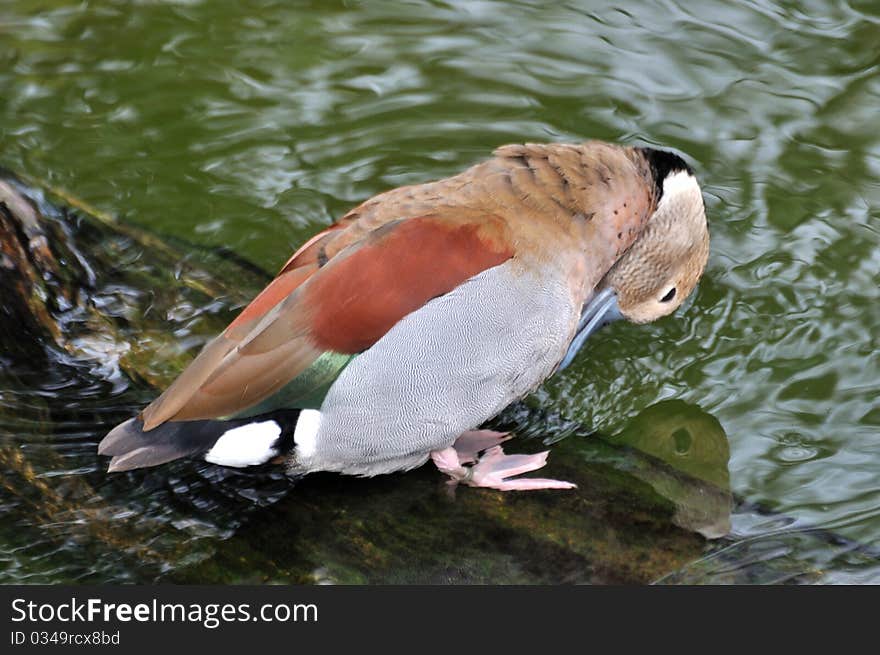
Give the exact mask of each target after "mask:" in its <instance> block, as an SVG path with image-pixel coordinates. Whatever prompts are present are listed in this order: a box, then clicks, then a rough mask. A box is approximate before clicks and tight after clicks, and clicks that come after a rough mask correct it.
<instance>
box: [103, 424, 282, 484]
mask: <svg viewBox="0 0 880 655" xmlns="http://www.w3.org/2000/svg"><path fill="white" fill-rule="evenodd" d="M298 416H299V411H298V410H290V411H284V412H273V413H271V414H266V415H263V416H255V417H250V418H245V419H233V420H229V421H220V420H202V421H168V422H166V423H163V424H162V425H159V426H157V427H155V428H153V429H152V430H149V431H147V432H145V431H144V429H143V427H144V422H143V421H142V420H141V419H140V418H138V417H135V418H132V419H129V420H127V421H125V422H124V423H120V424H119V425H117V426H116V427H115V428H113V429H112V430H111V431H110V432H109V433H108V434H107V436H106V437H104V439H103V440H102V441H101V443H100V444H98V454H99V455H110V456H112V459H111V460H110V466H109V467H108V469H107V470H108V471H109V472H110V473H114V472H117V471H129V470H131V469H137V468H144V467H147V466H158V465H159V464H165V463H166V462H170V461H172V460H175V459H180V458H181V457H192V456H194V455H205V456H206V459H208V461H211V462H214V463H217V464H222V465H226V466H237V467H238V466H250V465H255V464H262V463H264V462H267V461H269V460H270V459H271V458H272V457H275V456H277V455H280V454H282V453H284V452H286V451H287V450H290V448H292V447H293V433H294V429H295V426H296V421H297V418H298ZM224 436H225V437H227V439H225V440H224V441H223V442H222V444H221V443H220V440H221V438H222V437H224ZM215 446H218V448H215Z"/></svg>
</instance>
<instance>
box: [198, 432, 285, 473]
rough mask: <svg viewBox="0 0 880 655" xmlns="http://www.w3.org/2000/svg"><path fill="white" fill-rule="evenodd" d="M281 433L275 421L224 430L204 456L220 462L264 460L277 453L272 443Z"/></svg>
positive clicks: (236, 463) (242, 463) (237, 464)
mask: <svg viewBox="0 0 880 655" xmlns="http://www.w3.org/2000/svg"><path fill="white" fill-rule="evenodd" d="M298 426H299V424H297V427H298ZM280 436H281V426H280V425H278V424H277V423H276V422H275V421H261V422H260V423H248V424H247V425H241V426H239V427H237V428H232V429H231V430H227V431H226V432H224V433H223V434H222V435H221V436H220V438H219V439H218V440H217V443H215V444H214V446H213V448H211V450H209V451H208V452H207V453H206V454H205V459H206V460H207V461H209V462H211V463H212V464H220V465H221V466H235V467H243V466H255V465H257V464H263V463H265V462H268V461H269V460H270V459H272V458H273V457H275V455H277V454H278V450H276V449H275V448H273V446H274V445H275V442H276V441H278V437H280Z"/></svg>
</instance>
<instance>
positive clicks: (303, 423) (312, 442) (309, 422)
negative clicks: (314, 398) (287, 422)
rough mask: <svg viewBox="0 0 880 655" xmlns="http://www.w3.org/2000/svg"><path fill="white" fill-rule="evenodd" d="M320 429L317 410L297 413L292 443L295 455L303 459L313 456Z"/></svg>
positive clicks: (319, 415) (319, 418)
mask: <svg viewBox="0 0 880 655" xmlns="http://www.w3.org/2000/svg"><path fill="white" fill-rule="evenodd" d="M320 428H321V412H319V411H318V410H317V409H304V410H302V411H301V412H300V413H299V418H298V419H297V421H296V429H295V430H294V432H293V442H294V443H295V444H296V451H297V453H299V454H300V455H301V456H303V457H309V456H310V455H312V454H314V452H315V448H316V447H317V444H318V439H317V437H318V430H319V429H320Z"/></svg>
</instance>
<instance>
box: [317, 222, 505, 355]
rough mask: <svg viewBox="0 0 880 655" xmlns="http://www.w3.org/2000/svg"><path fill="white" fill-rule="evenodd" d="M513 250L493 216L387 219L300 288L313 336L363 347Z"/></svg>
mask: <svg viewBox="0 0 880 655" xmlns="http://www.w3.org/2000/svg"><path fill="white" fill-rule="evenodd" d="M512 255H513V249H512V245H511V244H510V243H509V241H508V239H507V233H506V225H505V223H504V221H502V220H501V219H500V218H497V217H494V216H489V217H483V218H482V220H480V221H473V220H472V221H467V220H449V219H444V218H440V217H433V216H426V217H421V218H412V219H407V220H404V221H398V222H395V223H390V224H387V225H384V226H383V227H381V228H380V229H378V230H376V231H375V232H373V233H372V234H371V235H370V238H369V239H368V240H367V241H366V242H365V243H364V244H363V245H361V246H360V247H359V248H357V250H355V251H354V252H351V253H350V254H349V255H348V256H345V257H340V258H339V260H338V261H334V263H333V266H332V267H331V266H328V267H327V270H326V273H324V272H323V271H322V274H321V275H318V276H316V277H315V278H314V279H313V280H311V282H310V284H308V285H306V286H305V287H304V288H303V290H302V302H303V303H304V304H305V305H306V306H308V307H311V308H312V310H313V311H312V312H311V318H310V323H309V326H310V332H311V336H312V340H313V342H314V343H315V345H316V346H318V347H319V348H320V349H321V350H330V351H334V352H338V353H358V352H362V351H364V350H366V349H367V348H369V347H370V346H372V345H373V344H374V343H376V342H377V341H378V340H379V339H381V338H382V336H383V335H384V334H385V333H386V332H388V330H390V329H391V328H392V326H394V324H395V323H397V322H398V321H399V320H400V319H401V318H403V317H404V316H406V315H407V314H409V313H411V312H413V311H415V310H417V309H418V308H420V307H421V306H422V305H424V304H425V303H426V302H428V301H429V300H431V299H432V298H436V297H438V296H442V295H443V294H445V293H448V292H450V291H452V290H453V289H454V288H455V287H457V286H458V285H460V284H461V283H463V282H464V281H466V280H467V279H469V278H471V277H473V276H474V275H477V274H478V273H480V272H482V271H484V270H486V269H488V268H492V267H493V266H497V265H499V264H501V263H502V262H504V261H506V260H507V259H509V258H510V257H511V256H512Z"/></svg>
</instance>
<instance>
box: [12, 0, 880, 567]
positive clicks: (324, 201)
mask: <svg viewBox="0 0 880 655" xmlns="http://www.w3.org/2000/svg"><path fill="white" fill-rule="evenodd" d="M587 138H600V139H606V140H613V141H621V142H625V143H643V144H655V145H662V146H666V147H670V148H674V149H676V150H678V151H679V152H681V153H682V154H684V155H685V156H686V157H688V158H689V160H690V162H691V163H692V164H693V166H694V168H695V169H696V171H697V174H698V176H699V178H700V180H701V183H702V185H703V189H704V196H705V200H706V205H707V211H708V215H709V222H710V230H711V235H712V252H711V256H710V259H709V265H708V269H707V272H706V274H705V276H704V278H703V280H702V282H701V284H700V287H699V290H698V292H697V293H696V294H695V298H694V299H693V301H692V302H689V303H687V304H686V305H685V307H684V308H683V310H682V311H680V312H679V313H678V315H676V316H674V317H672V318H668V319H664V320H662V321H660V322H658V323H656V324H653V325H650V326H641V327H636V326H627V325H615V326H614V327H612V328H609V329H607V330H606V331H605V332H603V333H601V334H600V335H599V336H598V337H597V338H595V339H594V340H593V342H592V343H591V344H590V345H589V347H588V348H587V349H585V352H584V354H582V355H581V356H580V357H579V359H578V360H577V361H576V362H575V363H574V365H572V366H571V367H570V368H569V369H567V370H566V371H565V372H564V374H561V375H559V376H557V377H555V378H553V379H552V380H551V381H549V382H548V383H547V384H546V385H545V386H544V387H542V388H541V389H540V390H539V391H538V392H537V393H536V394H535V396H534V397H533V398H531V399H530V400H529V403H528V405H529V406H530V407H538V408H540V409H541V410H542V411H543V412H546V414H547V415H551V416H557V417H564V419H565V420H569V421H575V422H577V423H580V424H582V425H587V426H591V427H592V428H593V429H596V430H600V431H602V432H603V433H606V434H616V433H620V432H624V433H625V432H626V430H627V427H628V426H630V425H631V422H632V421H633V419H634V417H636V416H638V415H640V413H642V412H644V410H646V409H647V408H651V407H653V406H655V405H657V403H659V402H661V401H664V400H669V399H677V400H680V401H684V402H686V403H687V404H688V406H691V407H696V408H698V410H699V411H700V412H702V413H703V414H705V415H707V416H708V417H711V419H712V421H715V422H717V424H719V425H720V426H722V428H723V433H724V434H726V437H727V440H728V441H729V461H728V464H727V469H728V471H727V473H729V483H730V487H731V489H732V491H733V493H734V494H735V496H736V497H737V498H738V499H739V500H740V501H741V502H740V503H739V504H738V505H737V507H738V509H737V510H736V511H735V512H734V514H733V516H732V517H731V521H732V535H733V536H732V541H731V542H729V543H730V544H732V545H729V546H728V547H729V548H737V547H740V548H742V547H743V546H739V545H738V544H751V543H756V542H759V541H761V540H762V539H764V540H765V542H764V543H766V539H767V538H769V537H772V536H773V535H776V534H777V533H778V532H779V531H780V530H782V531H784V532H785V533H786V534H793V535H796V536H800V535H803V534H810V532H809V531H812V530H813V529H815V528H825V529H828V530H829V531H833V532H834V533H835V534H838V535H841V536H842V537H844V538H846V539H852V540H855V541H857V542H859V543H860V544H862V545H864V546H865V547H867V548H868V549H871V548H880V483H878V470H880V354H878V351H880V349H878V334H880V302H878V300H880V209H878V208H880V3H877V2H858V1H855V2H849V3H840V2H819V1H814V2H806V3H797V2H781V3H769V2H726V1H720V0H719V1H715V2H699V3H685V2H673V1H665V2H648V3H643V2H619V3H615V6H614V7H608V6H607V4H606V3H589V2H576V1H573V2H568V3H564V4H563V3H544V2H533V3H525V2H492V1H489V0H486V1H477V2H415V1H414V2H381V3H380V2H369V3H368V2H362V3H358V2H353V1H352V2H344V3H343V2H270V1H247V2H234V3H233V2H207V1H205V2H199V1H198V0H181V1H179V2H174V1H167V2H163V1H161V0H156V1H153V2H147V1H144V2H136V3H132V2H128V1H127V0H126V1H122V0H118V1H115V2H114V1H110V0H102V1H101V2H62V1H60V0H41V1H39V2H37V1H34V0H5V1H4V2H3V3H2V5H0V163H2V164H3V165H5V166H7V167H9V168H12V169H14V170H17V171H21V172H23V173H26V174H30V175H33V176H37V177H40V178H43V179H46V180H48V181H49V182H51V183H52V184H54V185H58V186H60V187H64V188H66V189H68V190H69V191H71V192H74V193H75V194H76V195H78V196H79V197H81V198H83V199H84V200H86V201H88V202H89V203H92V204H93V205H94V206H96V207H97V208H99V209H101V210H104V211H106V212H108V213H110V214H112V215H115V216H119V217H120V218H122V219H124V220H125V221H127V222H130V223H133V224H136V225H140V226H143V227H145V228H148V229H149V230H151V231H154V232H156V233H158V234H162V235H168V236H170V237H177V238H181V239H185V240H187V241H189V242H191V243H193V244H201V245H205V246H226V247H228V248H230V249H232V250H234V251H236V252H238V253H240V254H242V255H243V256H245V257H247V258H249V259H250V260H252V261H254V262H256V263H258V264H259V265H260V266H262V267H264V268H265V269H267V270H274V269H276V268H277V267H279V266H280V265H281V264H282V263H283V262H284V261H285V260H286V258H287V257H288V256H289V255H290V253H291V251H292V250H293V249H295V248H296V247H297V246H298V245H299V244H301V243H302V242H303V241H304V240H305V239H307V238H308V237H309V236H310V235H311V234H313V233H314V232H315V231H317V230H318V229H320V228H321V227H322V226H325V225H327V224H328V223H330V222H331V221H332V220H333V219H334V218H335V217H338V216H339V215H341V213H342V212H344V211H345V210H346V209H347V208H349V207H350V206H352V205H354V204H356V203H358V202H360V201H362V200H364V199H366V198H367V197H369V196H371V195H373V194H375V193H378V192H380V191H383V190H386V189H388V188H391V187H394V186H399V185H401V184H405V183H413V182H420V181H426V180H430V179H435V178H438V177H442V176H446V175H449V174H452V173H455V172H458V171H460V170H461V169H463V168H465V167H467V166H469V165H470V164H472V163H474V162H476V161H478V160H479V159H481V158H483V157H485V156H487V154H488V153H489V152H490V151H491V150H492V149H493V148H494V147H496V146H498V145H501V144H504V143H509V142H522V141H577V140H583V139H587ZM231 284H234V281H233V282H231ZM254 291H255V289H254ZM12 395H13V394H12V393H11V392H9V391H8V390H7V392H6V393H5V400H6V401H8V400H9V398H11V397H12ZM112 398H113V393H111V391H109V390H108V392H107V400H106V402H105V406H110V405H112ZM0 399H4V390H2V389H0ZM664 406H665V407H669V405H660V407H661V413H662V408H663V407H664ZM672 406H673V407H677V405H672ZM656 420H658V421H659V420H662V416H661V417H660V418H657V419H656ZM99 438H100V434H95V433H94V430H93V431H92V432H91V433H90V432H89V431H88V429H86V428H84V427H82V426H80V431H79V432H77V436H76V437H75V438H74V437H69V438H68V440H67V441H65V442H64V443H63V444H62V446H60V447H64V448H67V449H68V451H75V452H76V453H78V456H80V458H81V459H80V460H77V462H78V467H74V468H72V469H71V470H68V471H66V473H65V475H66V476H67V477H71V476H73V477H75V476H76V475H80V474H81V475H89V476H91V477H92V479H98V477H99V476H100V475H102V474H101V473H100V466H101V465H102V464H103V462H102V461H101V460H99V459H98V458H96V457H93V456H91V455H90V454H88V453H91V450H92V449H93V447H94V444H95V443H96V442H97V440H98V439H99ZM572 439H574V437H569V439H566V440H564V441H570V440H572ZM46 440H47V438H46V437H41V438H40V439H37V440H36V441H37V442H38V443H41V444H43V443H45V442H46ZM26 445H33V444H26ZM65 452H67V451H65ZM551 457H552V456H551ZM50 474H51V472H48V473H46V472H44V474H43V475H44V477H43V478H41V479H52V478H51V475H50ZM46 475H49V476H50V477H48V478H46V477H45V476H46ZM414 475H422V476H427V477H425V480H426V482H425V484H428V482H427V480H428V478H429V477H430V476H428V474H427V473H416V474H414ZM62 477H63V476H62ZM397 479H399V478H396V477H390V478H388V479H387V480H384V481H382V482H377V483H376V484H378V485H380V486H379V487H370V488H371V489H374V488H375V489H379V490H383V489H387V488H388V485H389V484H391V485H393V484H394V480H397ZM113 484H116V485H118V486H119V487H120V488H121V486H122V484H121V483H118V482H117V483H113ZM324 484H330V483H324ZM466 491H467V490H465V492H466ZM294 493H296V492H295V491H294ZM309 493H312V494H314V493H316V492H315V490H314V489H312V490H311V491H310V492H309ZM334 493H337V494H338V493H340V492H339V491H338V490H336V489H334ZM351 493H352V494H355V493H359V492H357V491H351ZM377 493H378V492H377ZM459 495H460V496H461V495H462V492H459ZM377 502H378V501H377ZM544 502H552V501H544ZM756 506H760V507H762V508H764V509H765V510H767V511H772V512H773V513H774V516H773V517H770V518H768V517H767V515H765V514H760V513H755V512H753V511H751V510H748V509H746V508H747V507H756ZM141 509H143V508H141ZM120 511H123V510H120ZM124 511H140V510H132V509H131V508H128V509H127V510H124ZM363 511H364V513H365V516H369V515H370V514H369V512H368V511H367V510H363ZM780 516H781V517H783V518H779V517H780ZM0 520H2V519H0ZM175 520H176V521H178V522H179V521H183V520H186V519H181V518H179V517H178V518H175ZM192 520H193V521H194V520H195V519H192ZM365 520H367V519H365ZM175 525H176V524H175ZM17 526H18V527H13V526H6V529H3V530H2V533H3V534H6V535H7V536H6V537H0V539H5V540H6V541H7V543H5V544H4V543H0V555H2V557H0V561H2V562H4V571H5V574H4V578H3V579H4V580H6V581H9V580H13V579H36V580H51V579H53V575H54V574H53V571H54V570H55V569H54V568H53V567H55V566H57V567H58V573H57V575H54V578H55V579H78V576H79V577H80V578H82V579H88V580H95V579H116V580H118V579H135V580H136V579H139V578H138V576H137V573H136V572H132V573H129V574H127V575H124V574H121V573H119V572H118V571H116V570H115V569H114V571H116V572H114V573H113V574H112V575H111V574H109V573H108V574H106V575H104V574H102V573H100V570H103V569H100V567H98V569H99V572H98V573H95V569H89V570H86V568H88V567H85V568H84V570H83V572H81V573H79V574H78V573H77V572H76V571H73V570H71V568H70V566H71V565H70V564H69V558H67V559H64V562H66V563H65V564H64V565H63V566H62V564H60V563H56V562H55V561H54V560H53V556H52V555H51V553H56V552H58V551H57V550H54V548H55V547H54V546H51V547H50V546H47V547H46V550H45V553H47V554H46V555H45V557H44V558H43V559H42V561H41V563H37V561H38V560H40V554H39V553H40V551H39V548H38V549H37V551H36V554H35V553H34V552H31V551H28V552H30V554H28V555H27V556H25V555H21V556H19V555H16V553H19V552H24V551H27V548H25V546H24V545H22V544H19V543H17V542H16V541H15V539H14V538H13V537H12V536H8V535H10V534H11V533H13V532H15V531H16V530H18V529H19V527H20V525H18V524H17ZM260 526H263V524H262V523H260V522H259V521H257V523H256V528H251V530H253V529H259V528H260ZM263 527H265V526H263ZM178 528H179V529H180V530H182V532H181V534H184V535H185V538H183V537H182V538H181V540H182V541H186V540H192V539H194V538H195V537H193V536H192V535H193V534H195V533H198V530H197V529H194V530H195V533H194V532H193V531H192V530H190V531H189V532H187V531H186V530H184V529H183V528H180V526H178ZM272 528H273V529H272V530H271V531H270V530H268V528H267V532H266V539H267V540H268V539H270V537H271V539H273V540H276V539H277V538H278V531H279V529H278V527H277V526H274V525H273V526H272ZM226 529H228V530H229V532H223V531H220V532H216V531H215V532H212V530H215V528H214V527H211V529H208V528H206V534H208V533H210V534H208V537H210V539H212V540H213V543H212V545H211V551H210V552H212V553H220V555H221V556H222V555H223V554H224V545H223V544H224V543H225V541H224V540H225V539H226V538H227V537H229V535H230V533H231V532H234V530H235V528H234V526H232V527H229V526H226ZM327 529H328V530H329V529H330V528H327ZM800 530H806V531H807V532H799V531H800ZM198 534H199V535H200V536H204V535H202V534H201V533H198ZM312 534H323V533H321V531H317V532H315V533H312ZM167 539H170V540H171V541H173V540H174V537H173V536H172V537H167ZM250 539H251V541H252V542H253V543H254V544H256V545H253V546H252V548H253V550H254V551H259V550H260V549H259V543H260V538H259V536H254V534H253V532H251V535H250ZM234 541H235V540H234V539H233V540H231V541H230V543H232V542H234ZM230 548H232V546H230ZM235 548H236V549H241V548H242V546H241V544H238V545H236V546H235ZM388 548H392V547H391V546H388ZM777 550H778V551H779V552H777V551H773V552H770V553H769V554H768V553H767V552H765V553H763V555H762V557H764V558H765V559H772V558H774V557H783V556H785V557H790V556H796V557H800V558H802V559H807V560H810V561H812V562H815V563H816V567H817V568H821V570H822V572H821V575H819V576H818V578H817V579H818V580H820V581H826V582H839V581H855V580H859V581H874V582H880V566H878V565H877V563H876V562H875V561H873V560H872V559H871V558H864V557H862V558H858V561H856V560H855V559H854V558H852V557H846V558H842V559H841V558H835V557H831V556H828V557H826V556H825V554H824V553H823V551H822V546H821V545H820V544H817V543H816V542H814V541H809V540H804V539H800V538H798V539H788V540H786V541H784V542H782V546H780V547H779V549H777ZM710 551H711V548H710V547H709V546H707V550H706V551H705V554H706V555H707V557H708V559H705V560H702V561H701V562H700V563H699V564H700V566H703V567H706V566H708V567H709V572H710V573H711V572H712V570H711V566H712V561H713V559H712V558H713V557H714V555H713V554H712V552H710ZM241 552H244V553H247V552H248V551H247V550H243V551H241ZM780 553H781V554H780ZM104 555H106V553H104V554H102V555H101V556H104ZM246 556H247V555H246V554H245V555H240V556H239V550H236V551H235V552H234V553H232V554H230V553H226V557H227V558H228V561H227V563H226V565H227V566H232V564H230V563H229V562H239V564H238V565H239V566H241V568H242V569H243V570H246V569H248V566H249V565H248V563H247V562H241V561H240V557H246ZM699 556H700V552H697V553H696V555H695V558H696V557H699ZM749 556H752V555H749V554H748V553H746V554H744V555H743V557H744V558H745V557H749ZM65 557H66V556H65ZM266 557H268V556H266ZM277 557H281V555H277ZM351 557H352V559H357V557H359V555H356V554H352V555H351ZM62 559H63V558H62ZM196 559H198V558H196ZM59 561H61V560H60V559H59ZM187 561H189V560H187ZM389 561H392V562H394V561H397V560H393V558H392V559H391V560H389ZM179 565H180V566H181V567H183V568H185V566H184V564H179ZM261 566H263V567H264V568H265V566H266V564H265V562H263V563H262V564H261ZM303 566H306V565H303ZM308 566H310V567H312V568H316V567H315V565H314V562H310V563H308ZM389 566H390V565H389ZM495 566H496V568H495V569H492V572H490V573H491V574H490V573H487V574H486V576H487V578H486V579H493V578H492V576H493V575H495V574H496V573H497V574H498V575H497V576H496V578H495V579H506V580H511V581H520V580H522V579H534V578H520V577H516V576H508V577H506V578H505V577H504V575H503V574H501V573H498V569H499V568H501V569H503V567H504V564H503V563H498V562H496V564H495ZM294 568H295V567H294ZM318 568H319V567H318ZM352 568H353V569H358V565H357V563H354V564H352ZM291 570H293V569H292V568H288V569H284V568H283V567H282V568H281V569H277V570H275V573H273V575H274V576H275V577H276V578H278V579H294V580H299V579H303V578H297V577H296V576H297V575H299V574H295V573H291ZM297 570H298V569H297ZM285 571H286V573H285ZM167 572H168V571H167V568H166V569H163V570H161V571H160V572H159V573H157V574H156V575H163V574H167ZM209 573H210V571H207V570H206V571H205V573H204V575H209ZM325 574H326V575H328V576H329V577H330V579H337V580H342V581H346V580H363V579H366V580H369V581H375V579H374V578H369V577H367V578H364V577H358V576H359V575H360V574H350V571H349V570H348V569H342V568H340V569H338V570H336V571H335V572H331V573H330V574H327V573H326V572H324V573H321V575H325ZM315 575H318V574H315ZM707 575H708V574H707ZM90 576H91V577H90ZM102 576H103V578H102ZM285 576H287V577H285ZM184 577H186V576H184ZM192 577H197V576H196V575H195V574H194V575H193V576H192ZM246 577H247V576H246V575H242V576H239V578H236V579H246ZM318 577H320V575H318ZM187 579H191V578H187ZM216 579H220V577H219V576H216ZM387 579H391V580H393V579H395V578H394V577H393V576H389V577H388V578H387ZM547 579H548V580H554V578H552V576H551V577H548V578H547ZM685 579H686V576H685ZM710 579H711V576H710Z"/></svg>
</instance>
